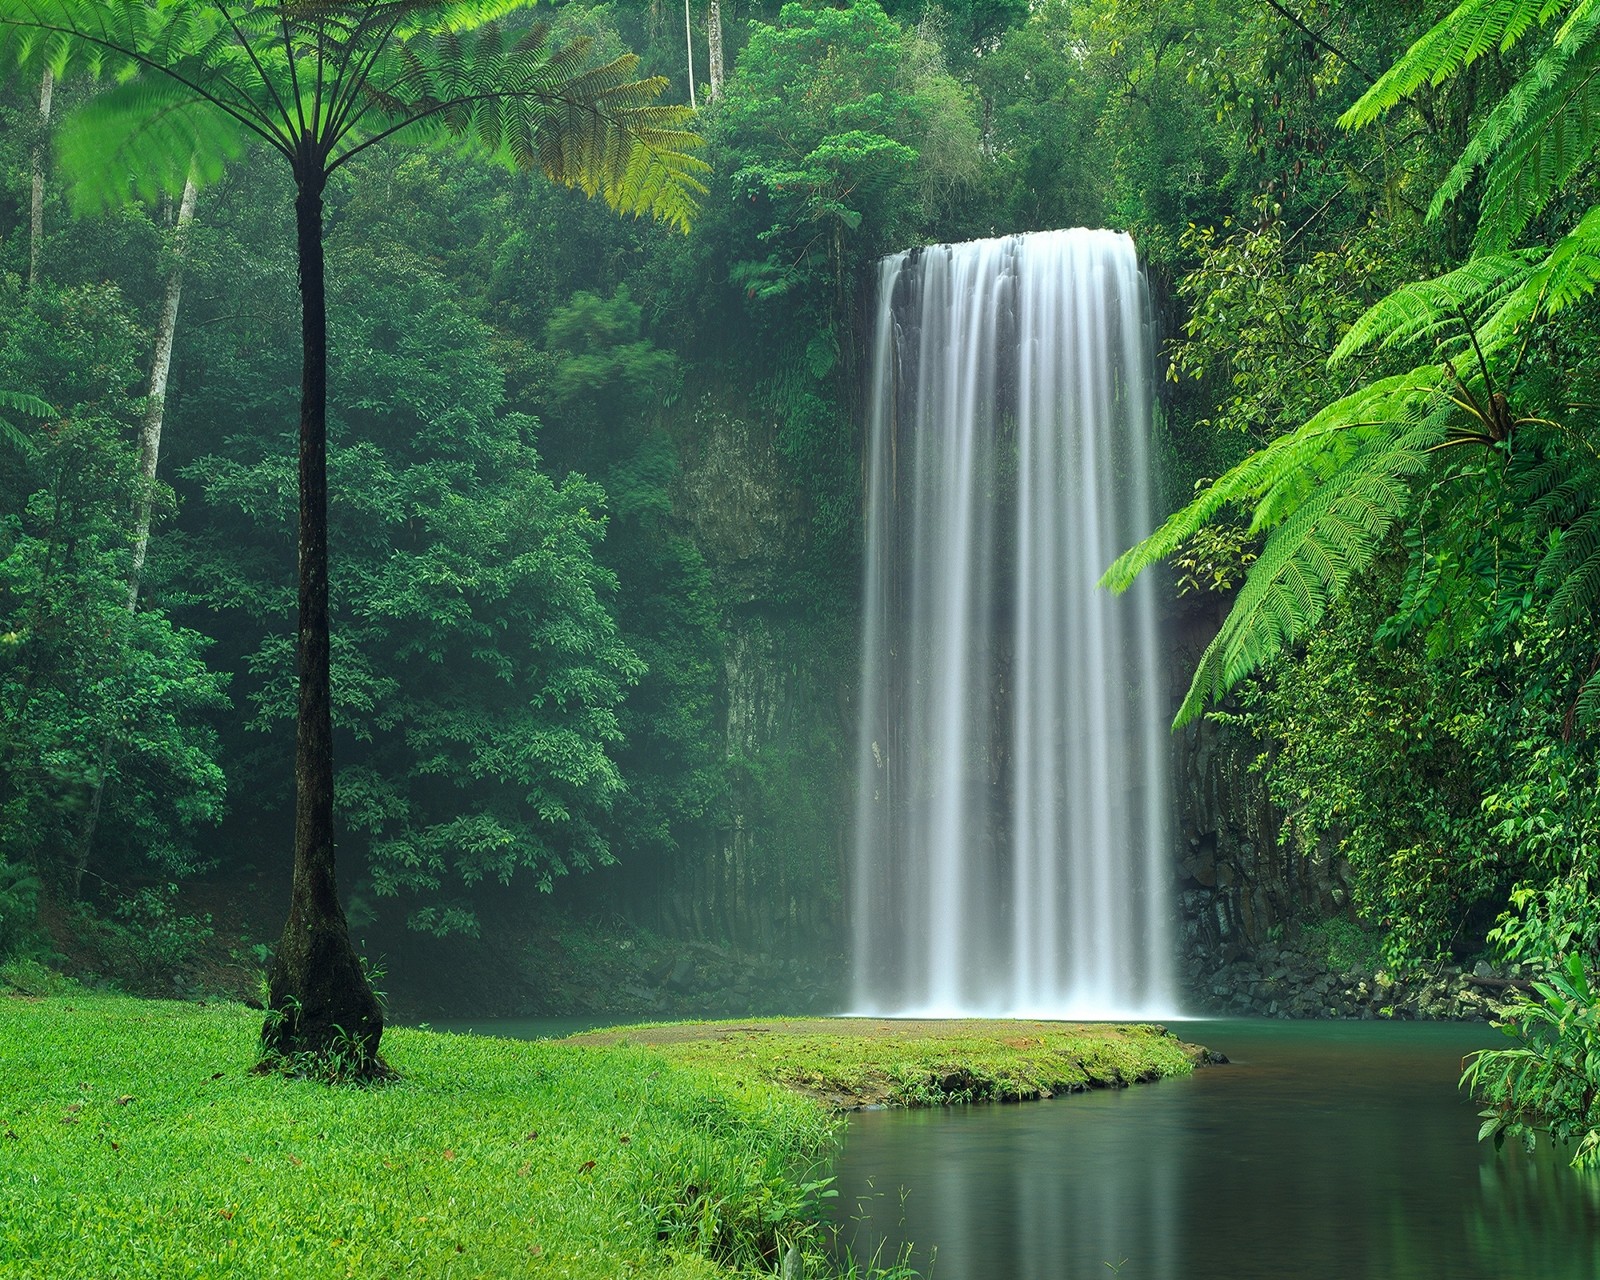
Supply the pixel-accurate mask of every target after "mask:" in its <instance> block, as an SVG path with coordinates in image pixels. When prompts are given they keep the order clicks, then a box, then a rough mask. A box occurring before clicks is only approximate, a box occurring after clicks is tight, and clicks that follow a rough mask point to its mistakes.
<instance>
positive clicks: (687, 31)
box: [683, 0, 697, 108]
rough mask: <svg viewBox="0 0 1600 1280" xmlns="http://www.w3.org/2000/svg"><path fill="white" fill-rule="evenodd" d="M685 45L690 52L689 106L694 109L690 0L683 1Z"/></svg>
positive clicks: (692, 24)
mask: <svg viewBox="0 0 1600 1280" xmlns="http://www.w3.org/2000/svg"><path fill="white" fill-rule="evenodd" d="M683 43H684V47H685V48H686V49H687V50H688V51H689V106H690V107H691V108H694V107H695V106H696V105H697V104H696V102H695V100H694V19H693V18H692V17H691V16H690V14H689V0H683Z"/></svg>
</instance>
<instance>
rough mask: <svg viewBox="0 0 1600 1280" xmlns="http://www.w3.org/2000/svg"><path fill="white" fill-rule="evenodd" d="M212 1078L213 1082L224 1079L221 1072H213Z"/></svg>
mask: <svg viewBox="0 0 1600 1280" xmlns="http://www.w3.org/2000/svg"><path fill="white" fill-rule="evenodd" d="M211 1078H212V1079H213V1080H220V1079H222V1072H220V1071H213V1072H212V1073H211Z"/></svg>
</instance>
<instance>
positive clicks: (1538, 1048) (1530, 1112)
mask: <svg viewBox="0 0 1600 1280" xmlns="http://www.w3.org/2000/svg"><path fill="white" fill-rule="evenodd" d="M1592 954H1593V953H1592V952H1591V953H1590V955H1591V956H1592ZM1591 965H1592V960H1591V959H1590V958H1587V957H1586V956H1585V955H1584V954H1582V953H1574V954H1572V955H1570V956H1569V957H1568V958H1567V960H1566V963H1565V964H1564V965H1561V966H1559V967H1557V968H1554V969H1552V970H1551V971H1549V973H1548V974H1547V975H1546V976H1545V977H1544V978H1543V979H1542V980H1540V981H1536V982H1535V983H1534V984H1533V991H1534V994H1533V995H1532V996H1523V997H1520V998H1518V999H1517V1000H1516V1001H1515V1003H1514V1004H1513V1006H1512V1008H1511V1009H1510V1011H1509V1012H1508V1013H1507V1014H1506V1015H1505V1019H1504V1022H1503V1025H1502V1027H1501V1029H1502V1030H1503V1031H1504V1032H1505V1033H1506V1034H1507V1035H1508V1036H1510V1037H1512V1038H1513V1039H1514V1040H1516V1041H1517V1045H1516V1047H1514V1048H1510V1049H1485V1050H1482V1051H1480V1052H1478V1053H1476V1054H1474V1055H1473V1056H1472V1060H1471V1061H1470V1062H1468V1063H1467V1066H1466V1069H1465V1071H1463V1072H1462V1075H1461V1084H1462V1087H1463V1088H1470V1089H1471V1090H1472V1091H1473V1093H1474V1094H1476V1095H1477V1096H1478V1098H1479V1099H1480V1100H1481V1101H1483V1102H1486V1103H1488V1104H1489V1105H1488V1109H1487V1110H1485V1111H1483V1112H1481V1113H1480V1114H1481V1116H1482V1117H1483V1124H1482V1125H1481V1126H1480V1128H1479V1130H1478V1137H1479V1138H1480V1139H1481V1138H1493V1139H1494V1143H1495V1146H1496V1147H1499V1146H1500V1145H1501V1144H1502V1143H1503V1142H1504V1141H1505V1140H1506V1138H1508V1137H1510V1138H1517V1139H1520V1140H1521V1141H1522V1142H1523V1143H1524V1145H1525V1146H1527V1147H1528V1149H1529V1150H1532V1148H1533V1146H1534V1144H1535V1142H1536V1141H1537V1139H1538V1135H1539V1134H1540V1133H1546V1134H1548V1135H1549V1136H1550V1137H1551V1139H1552V1140H1553V1141H1555V1142H1556V1143H1557V1144H1558V1145H1561V1146H1573V1147H1574V1148H1575V1149H1574V1151H1573V1155H1572V1166H1573V1168H1575V1169H1593V1168H1594V1167H1596V1166H1597V1165H1600V1106H1597V1098H1596V1090H1597V1086H1596V1081H1600V993H1597V992H1596V991H1595V990H1594V989H1593V988H1592V986H1591V985H1590V974H1591V972H1592V971H1593V970H1592V967H1591Z"/></svg>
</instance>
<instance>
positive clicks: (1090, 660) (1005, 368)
mask: <svg viewBox="0 0 1600 1280" xmlns="http://www.w3.org/2000/svg"><path fill="white" fill-rule="evenodd" d="M878 298H879V301H878V312H877V321H876V332H875V335H874V348H873V357H872V360H873V363H872V381H871V386H870V391H869V395H870V404H869V410H870V415H871V418H870V436H869V449H870V455H869V458H868V474H867V540H868V541H867V569H866V588H865V601H864V603H865V634H864V639H863V662H862V714H861V726H860V766H859V767H860V776H859V783H858V802H857V803H858V809H857V815H856V817H857V823H856V831H857V834H856V846H857V851H856V858H855V868H854V870H855V876H854V882H853V884H852V886H851V907H852V917H853V920H852V929H853V934H854V951H855V955H854V963H855V1004H856V1008H857V1010H858V1011H859V1012H862V1013H879V1014H923V1015H957V1014H962V1015H970V1014H994V1015H999V1014H1008V1015H1013V1016H1026V1017H1071V1018H1093V1017H1134V1016H1140V1017H1153V1016H1164V1015H1169V1014H1171V1013H1172V1012H1173V1008H1174V1004H1175V999H1174V996H1173V983H1172V977H1171V966H1172V950H1173V945H1172V927H1171V921H1170V916H1171V902H1170V892H1169V886H1170V883H1171V881H1172V868H1171V850H1170V840H1169V832H1168V820H1167V807H1168V806H1167V730H1166V717H1165V714H1164V696H1163V690H1162V688H1161V685H1160V682H1159V675H1160V667H1159V665H1158V661H1157V647H1156V646H1157V636H1156V609H1155V597H1154V595H1153V588H1152V587H1151V586H1150V585H1149V584H1147V583H1144V584H1141V585H1140V586H1139V587H1137V588H1135V590H1134V591H1132V592H1130V593H1129V594H1128V595H1127V596H1124V597H1121V598H1116V597H1113V596H1111V595H1110V594H1108V593H1107V592H1104V591H1101V590H1099V589H1098V588H1097V587H1096V585H1095V584H1096V582H1097V581H1098V579H1099V576H1100V574H1101V573H1102V572H1103V571H1104V569H1105V567H1106V566H1107V565H1108V564H1110V563H1111V561H1112V560H1113V559H1114V558H1115V557H1116V555H1117V554H1118V553H1119V552H1121V551H1122V550H1123V549H1124V548H1126V547H1127V546H1129V545H1130V544H1131V543H1132V542H1133V541H1134V540H1135V539H1136V538H1138V537H1140V536H1143V535H1144V534H1145V533H1147V532H1148V531H1149V529H1150V527H1151V516H1152V505H1151V494H1150V489H1151V483H1150V471H1151V459H1150V433H1151V413H1152V399H1151V376H1152V375H1151V367H1152V358H1151V336H1150V320H1149V307H1148V301H1147V292H1146V289H1145V284H1144V278H1143V276H1142V274H1141V273H1140V270H1139V264H1138V259H1137V257H1136V255H1135V252H1134V248H1133V243H1132V241H1130V240H1129V239H1128V237H1127V236H1125V235H1121V234H1117V233H1113V232H1109V231H1086V230H1081V229H1080V230H1074V231H1053V232H1044V233H1040V234H1035V235H1026V236H1011V237H1007V238H1005V239H999V240H980V241H975V242H973V243H970V244H960V245H940V246H936V247H933V248H928V249H920V250H915V251H913V252H910V253H904V254H899V255H897V256H895V257H892V258H887V259H885V260H884V261H883V262H882V263H881V264H880V266H879V281H878Z"/></svg>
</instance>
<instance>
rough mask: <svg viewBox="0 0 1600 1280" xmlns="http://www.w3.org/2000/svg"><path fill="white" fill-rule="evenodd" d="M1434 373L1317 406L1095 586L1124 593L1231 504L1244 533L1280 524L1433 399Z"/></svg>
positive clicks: (1425, 371) (1402, 377) (1429, 369)
mask: <svg viewBox="0 0 1600 1280" xmlns="http://www.w3.org/2000/svg"><path fill="white" fill-rule="evenodd" d="M1438 377H1439V373H1438V370H1437V369H1436V368H1435V367H1433V366H1431V365H1425V366H1422V367H1421V368H1419V369H1414V370H1412V371H1411V372H1409V373H1404V374H1399V375H1397V376H1395V377H1392V378H1385V379H1382V380H1380V381H1378V382H1375V383H1372V384H1371V385H1370V386H1366V387H1362V388H1361V389H1360V390H1358V391H1356V392H1354V393H1352V394H1351V395H1349V396H1346V397H1344V398H1343V399H1340V400H1337V401H1335V402H1334V403H1333V404H1330V405H1329V406H1328V407H1327V408H1325V409H1323V410H1322V411H1321V412H1320V413H1318V414H1317V415H1316V416H1315V417H1313V418H1312V419H1311V420H1310V421H1309V422H1307V423H1306V424H1305V425H1304V426H1302V427H1300V428H1299V429H1298V430H1296V431H1293V432H1290V433H1289V434H1287V435H1284V436H1280V437H1279V438H1278V439H1276V440H1274V441H1272V442H1271V443H1270V444H1268V445H1267V446H1266V447H1264V448H1262V449H1258V450H1257V451H1256V452H1255V453H1252V454H1251V455H1250V456H1249V457H1247V458H1245V459H1244V460H1243V461H1242V462H1240V463H1239V464H1238V465H1237V466H1235V467H1233V468H1232V469H1231V470H1229V471H1227V472H1225V473H1224V474H1223V475H1222V476H1220V477H1219V478H1218V479H1217V480H1216V481H1215V482H1214V483H1212V484H1211V485H1209V486H1207V487H1206V488H1204V489H1202V490H1201V491H1200V493H1199V494H1198V495H1196V497H1195V499H1194V500H1193V501H1192V502H1190V503H1189V505H1188V506H1186V507H1183V508H1181V509H1180V510H1178V511H1176V512H1174V513H1173V514H1172V515H1171V516H1169V517H1168V518H1167V520H1166V522H1165V523H1164V524H1163V525H1162V526H1161V528H1159V529H1158V530H1156V531H1155V532H1154V533H1153V534H1151V535H1150V536H1149V537H1148V538H1146V539H1144V541H1142V542H1140V543H1139V544H1138V545H1136V546H1134V547H1132V548H1130V549H1129V550H1128V551H1125V552H1124V553H1123V554H1122V555H1121V556H1119V557H1118V558H1117V559H1116V561H1115V562H1113V563H1112V565H1111V567H1110V568H1109V569H1107V570H1106V572H1105V575H1104V576H1103V577H1102V578H1101V580H1100V584H1101V585H1102V586H1104V587H1109V588H1110V589H1111V590H1113V591H1126V590H1127V589H1128V588H1129V587H1130V586H1132V585H1133V582H1134V580H1135V579H1136V578H1137V577H1138V576H1139V574H1141V573H1142V572H1144V571H1145V570H1146V569H1148V568H1149V567H1150V566H1151V565H1154V564H1157V563H1159V562H1160V561H1162V560H1165V559H1166V558H1167V557H1169V556H1171V555H1172V554H1173V553H1174V552H1176V551H1177V550H1178V549H1179V548H1180V547H1182V546H1183V544H1184V543H1186V542H1187V541H1188V540H1189V539H1190V538H1192V537H1193V536H1194V535H1195V533H1196V531H1198V530H1199V528H1200V527H1201V526H1202V525H1204V524H1207V523H1209V522H1210V521H1212V520H1213V519H1215V518H1216V517H1217V516H1219V515H1220V514H1222V512H1223V511H1224V509H1225V508H1228V507H1233V508H1235V509H1237V510H1240V511H1248V512H1249V513H1250V515H1251V517H1252V518H1251V531H1252V532H1255V533H1259V532H1261V531H1262V530H1264V529H1266V528H1269V527H1271V526H1272V525H1274V524H1277V523H1279V522H1280V521H1281V520H1282V519H1283V518H1285V516H1286V515H1287V513H1288V512H1289V511H1290V510H1292V508H1293V506H1294V502H1295V498H1296V496H1299V495H1303V494H1304V492H1306V491H1309V490H1310V489H1312V488H1315V487H1317V486H1318V485H1319V484H1322V483H1324V482H1325V481H1327V480H1328V479H1329V478H1330V477H1331V476H1332V475H1334V474H1335V473H1337V472H1338V471H1339V470H1340V469H1341V468H1342V467H1343V466H1345V465H1346V464H1347V463H1348V462H1349V460H1350V455H1351V453H1353V452H1357V451H1359V450H1360V448H1361V446H1362V443H1363V442H1364V441H1365V440H1370V439H1371V438H1372V437H1373V435H1374V433H1376V434H1377V436H1378V438H1380V439H1387V438H1388V433H1389V432H1390V431H1391V430H1392V429H1393V427H1394V426H1395V425H1397V424H1405V423H1409V422H1412V421H1415V420H1416V419H1417V418H1419V417H1420V416H1421V413H1422V412H1423V411H1424V410H1425V409H1426V408H1427V407H1428V406H1431V405H1432V404H1433V403H1434V402H1435V401H1436V399H1437V397H1438V390H1437V380H1438Z"/></svg>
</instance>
